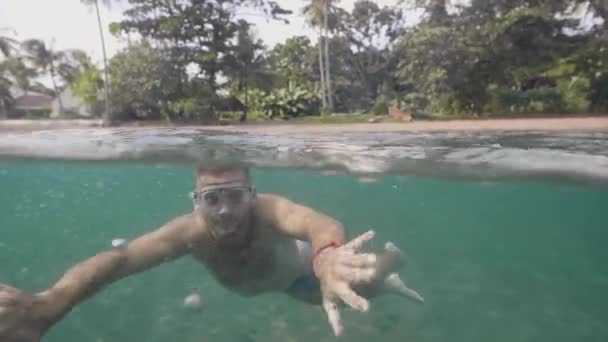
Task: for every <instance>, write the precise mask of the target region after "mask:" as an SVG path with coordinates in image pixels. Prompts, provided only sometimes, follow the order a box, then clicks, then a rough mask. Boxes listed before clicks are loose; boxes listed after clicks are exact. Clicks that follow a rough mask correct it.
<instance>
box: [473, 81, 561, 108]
mask: <svg viewBox="0 0 608 342" xmlns="http://www.w3.org/2000/svg"><path fill="white" fill-rule="evenodd" d="M488 94H489V101H488V102H487V104H486V106H485V108H484V109H485V112H487V113H490V114H510V113H511V114H513V113H522V114H523V113H534V114H552V113H553V114H554V113H564V112H567V111H568V109H569V108H568V107H569V106H568V105H567V103H566V101H565V100H564V97H563V96H562V93H561V92H560V90H559V89H558V88H553V87H540V88H534V89H530V90H527V91H520V90H514V89H505V88H499V87H496V86H490V87H489V89H488Z"/></svg>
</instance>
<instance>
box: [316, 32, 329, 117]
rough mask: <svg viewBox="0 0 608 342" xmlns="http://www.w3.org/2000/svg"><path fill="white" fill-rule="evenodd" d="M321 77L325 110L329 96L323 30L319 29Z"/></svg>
mask: <svg viewBox="0 0 608 342" xmlns="http://www.w3.org/2000/svg"><path fill="white" fill-rule="evenodd" d="M318 45H319V75H320V80H321V100H322V103H323V109H325V108H327V95H326V93H325V68H324V66H323V65H324V64H325V63H323V28H322V27H319V42H318Z"/></svg>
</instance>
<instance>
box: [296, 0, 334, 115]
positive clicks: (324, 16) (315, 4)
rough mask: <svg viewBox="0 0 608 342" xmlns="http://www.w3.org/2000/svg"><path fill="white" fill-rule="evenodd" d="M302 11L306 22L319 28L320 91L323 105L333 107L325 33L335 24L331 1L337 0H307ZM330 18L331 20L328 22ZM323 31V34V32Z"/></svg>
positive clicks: (327, 43) (327, 45)
mask: <svg viewBox="0 0 608 342" xmlns="http://www.w3.org/2000/svg"><path fill="white" fill-rule="evenodd" d="M309 1H310V3H309V4H308V5H306V6H304V8H303V10H302V13H303V14H304V15H306V16H307V17H308V23H309V25H310V26H312V27H316V28H318V29H319V42H318V45H319V74H320V78H321V93H322V94H323V96H322V100H323V107H325V108H326V107H328V106H329V108H330V109H333V93H332V88H331V74H330V69H331V68H330V62H329V42H328V38H327V37H326V35H327V34H328V32H329V31H330V28H331V27H334V26H335V21H336V18H335V16H334V17H332V18H330V16H331V11H332V9H333V6H332V3H335V2H337V0H309ZM330 19H332V21H333V22H330ZM324 33H325V34H324Z"/></svg>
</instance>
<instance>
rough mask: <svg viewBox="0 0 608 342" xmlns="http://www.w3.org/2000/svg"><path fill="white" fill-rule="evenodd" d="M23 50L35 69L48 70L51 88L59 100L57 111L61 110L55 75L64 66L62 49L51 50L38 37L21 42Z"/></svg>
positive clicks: (61, 104)
mask: <svg viewBox="0 0 608 342" xmlns="http://www.w3.org/2000/svg"><path fill="white" fill-rule="evenodd" d="M21 45H22V46H23V50H24V51H25V53H26V54H27V56H26V59H27V60H29V62H30V63H31V64H32V65H33V66H34V67H35V68H37V69H39V70H41V71H42V72H45V73H46V72H48V73H49V75H50V76H51V82H52V83H53V90H54V91H55V96H57V101H58V102H59V111H62V110H63V103H62V101H61V96H60V92H59V88H58V87H57V82H56V77H57V71H58V70H60V69H62V68H64V64H65V63H64V58H65V54H64V52H62V51H53V50H52V49H51V48H49V47H47V46H46V44H45V43H44V42H43V41H41V40H39V39H28V40H26V41H24V42H23V43H21Z"/></svg>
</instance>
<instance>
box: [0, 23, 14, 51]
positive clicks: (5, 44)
mask: <svg viewBox="0 0 608 342" xmlns="http://www.w3.org/2000/svg"><path fill="white" fill-rule="evenodd" d="M8 30H9V29H8V28H0V31H8ZM13 32H14V31H13ZM14 34H16V33H14ZM15 45H17V41H16V40H15V39H13V38H10V37H7V36H0V52H1V53H2V55H3V56H4V57H8V56H10V55H11V54H12V52H13V51H14V50H15Z"/></svg>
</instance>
